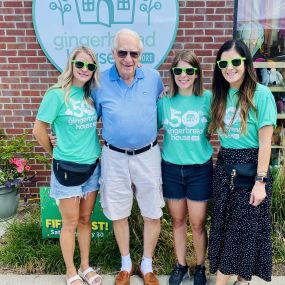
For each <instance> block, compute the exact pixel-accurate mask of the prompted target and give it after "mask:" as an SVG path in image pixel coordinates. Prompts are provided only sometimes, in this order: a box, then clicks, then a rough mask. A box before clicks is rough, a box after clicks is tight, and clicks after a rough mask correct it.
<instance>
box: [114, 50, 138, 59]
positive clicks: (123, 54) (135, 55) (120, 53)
mask: <svg viewBox="0 0 285 285" xmlns="http://www.w3.org/2000/svg"><path fill="white" fill-rule="evenodd" d="M128 53H129V54H130V56H131V57H132V58H139V56H140V52H138V51H126V50H117V55H118V57H120V58H125V57H127V55H128Z"/></svg>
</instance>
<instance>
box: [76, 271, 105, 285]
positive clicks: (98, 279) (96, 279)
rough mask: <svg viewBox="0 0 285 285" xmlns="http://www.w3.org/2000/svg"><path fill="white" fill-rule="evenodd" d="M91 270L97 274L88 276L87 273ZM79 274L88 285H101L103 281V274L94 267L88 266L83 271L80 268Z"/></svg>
mask: <svg viewBox="0 0 285 285" xmlns="http://www.w3.org/2000/svg"><path fill="white" fill-rule="evenodd" d="M90 272H94V273H95V275H94V276H92V277H90V278H88V277H87V274H88V273H90ZM78 274H79V276H80V277H81V278H82V279H83V280H84V281H85V282H86V283H87V284H88V285H101V283H102V276H100V275H99V274H98V273H97V272H96V271H95V270H94V269H93V268H92V267H88V268H87V269H85V270H84V271H83V272H82V271H81V270H80V269H78Z"/></svg>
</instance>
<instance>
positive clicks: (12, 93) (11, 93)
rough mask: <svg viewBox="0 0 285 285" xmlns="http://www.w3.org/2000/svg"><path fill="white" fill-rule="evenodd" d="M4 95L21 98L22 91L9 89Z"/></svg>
mask: <svg viewBox="0 0 285 285" xmlns="http://www.w3.org/2000/svg"><path fill="white" fill-rule="evenodd" d="M2 94H3V96H19V95H20V91H19V90H11V88H9V90H2Z"/></svg>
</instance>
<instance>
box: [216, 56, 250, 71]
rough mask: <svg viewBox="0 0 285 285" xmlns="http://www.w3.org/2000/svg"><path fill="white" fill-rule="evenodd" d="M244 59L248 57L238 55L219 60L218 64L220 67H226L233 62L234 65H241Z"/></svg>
mask: <svg viewBox="0 0 285 285" xmlns="http://www.w3.org/2000/svg"><path fill="white" fill-rule="evenodd" d="M243 60H246V58H245V57H238V58H233V59H229V60H219V61H217V64H218V67H219V68H220V69H222V68H226V67H227V66H228V65H229V64H231V65H232V66H240V65H241V63H242V61H243Z"/></svg>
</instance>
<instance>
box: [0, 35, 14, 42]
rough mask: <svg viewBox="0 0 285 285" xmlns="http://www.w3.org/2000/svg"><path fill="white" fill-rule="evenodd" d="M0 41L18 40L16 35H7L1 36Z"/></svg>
mask: <svg viewBox="0 0 285 285" xmlns="http://www.w3.org/2000/svg"><path fill="white" fill-rule="evenodd" d="M0 42H6V43H14V42H16V37H5V36H1V37H0Z"/></svg>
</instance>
